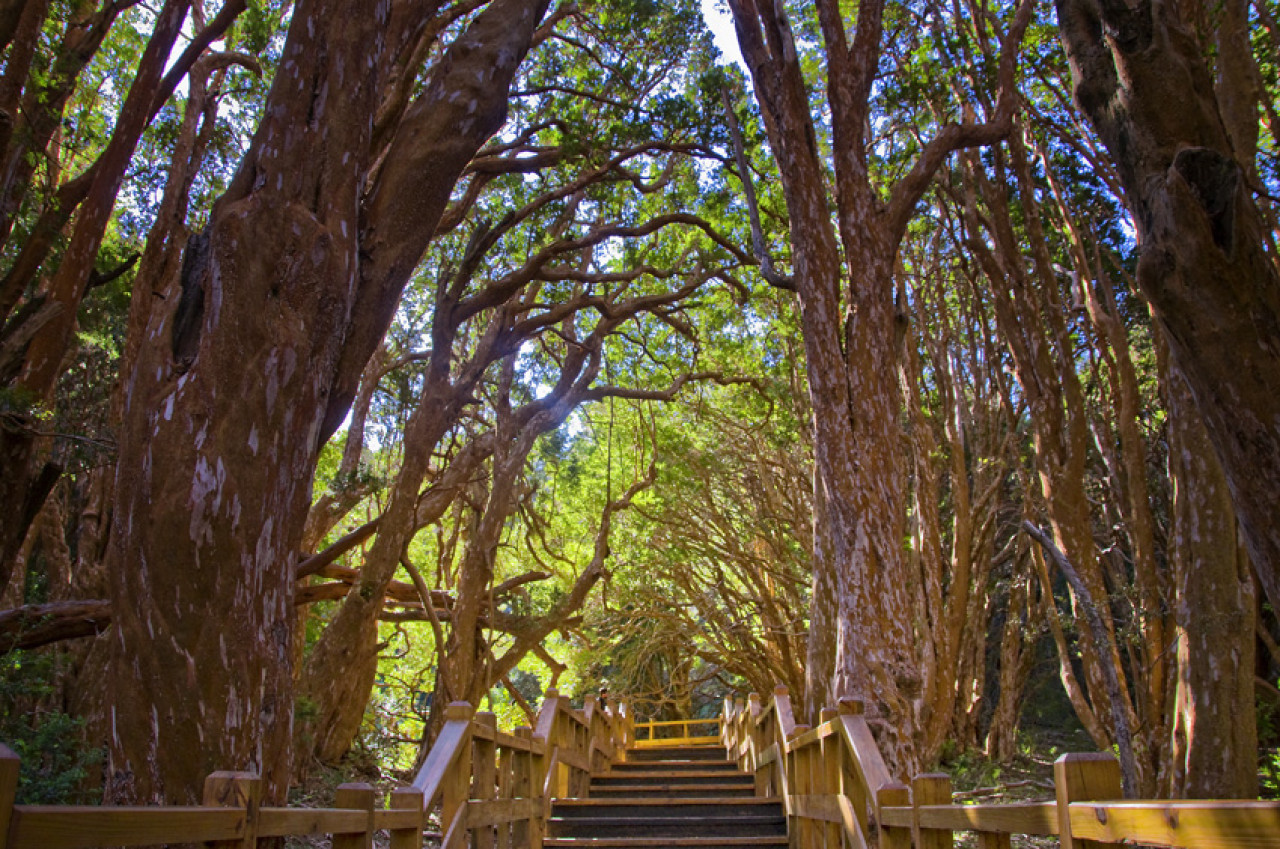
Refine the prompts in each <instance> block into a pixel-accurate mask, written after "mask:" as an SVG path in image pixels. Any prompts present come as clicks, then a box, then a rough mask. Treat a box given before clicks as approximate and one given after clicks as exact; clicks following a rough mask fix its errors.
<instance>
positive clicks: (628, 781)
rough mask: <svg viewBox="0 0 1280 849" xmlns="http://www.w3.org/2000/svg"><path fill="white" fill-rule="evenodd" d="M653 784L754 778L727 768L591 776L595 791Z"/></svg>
mask: <svg viewBox="0 0 1280 849" xmlns="http://www.w3.org/2000/svg"><path fill="white" fill-rule="evenodd" d="M655 784H659V785H672V786H675V785H681V786H683V785H689V784H747V785H752V786H754V784H755V779H754V778H753V777H752V776H750V775H747V774H746V773H745V772H732V771H728V770H705V771H703V770H699V771H693V770H669V771H668V770H661V771H658V770H652V771H644V772H641V771H638V770H637V771H631V772H621V773H607V772H605V773H596V774H594V775H592V776H591V789H592V791H595V790H596V789H598V788H601V787H624V786H628V785H631V786H641V785H644V786H646V787H648V786H652V785H655Z"/></svg>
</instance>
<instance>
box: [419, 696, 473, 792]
mask: <svg viewBox="0 0 1280 849" xmlns="http://www.w3.org/2000/svg"><path fill="white" fill-rule="evenodd" d="M452 707H453V706H452V705H450V707H449V708H446V710H452ZM446 715H447V714H446ZM470 734H471V716H470V714H469V713H468V715H467V716H466V717H465V718H461V717H459V718H456V719H449V720H446V722H445V724H444V728H442V729H440V736H439V737H437V738H436V743H435V745H434V746H432V747H431V751H430V752H428V753H427V761H426V763H424V764H423V765H422V769H420V770H418V774H417V775H416V776H414V778H413V786H414V787H417V788H418V789H419V790H421V791H422V799H423V805H424V806H426V807H430V806H431V805H432V804H434V803H435V800H436V794H437V793H439V792H440V785H441V782H443V781H444V777H445V775H446V774H448V772H449V768H450V767H452V766H453V763H454V761H456V760H457V759H458V756H459V755H460V754H461V753H462V749H463V741H466V743H467V745H468V746H469V745H470V740H471V738H470ZM468 769H470V768H469V767H468Z"/></svg>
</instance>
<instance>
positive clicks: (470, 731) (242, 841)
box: [0, 690, 633, 849]
mask: <svg viewBox="0 0 1280 849" xmlns="http://www.w3.org/2000/svg"><path fill="white" fill-rule="evenodd" d="M628 713H629V712H628V710H627V709H626V706H625V705H619V706H618V709H616V710H611V709H609V708H606V707H603V706H601V705H600V704H599V702H598V701H597V700H596V699H595V698H594V697H591V698H588V699H587V700H586V704H585V706H584V708H583V709H582V710H580V711H579V710H574V709H573V708H572V707H571V706H570V705H569V702H568V700H567V699H565V698H564V697H562V696H560V695H559V694H557V693H556V691H555V690H548V691H547V694H546V698H545V699H544V701H543V703H542V707H541V709H540V710H539V712H538V717H537V724H536V727H534V728H532V729H530V728H517V729H516V730H515V733H514V734H506V733H503V732H501V731H499V730H498V729H497V727H496V723H495V721H494V716H493V714H491V713H479V714H473V712H472V709H471V706H470V705H468V704H466V703H464V702H456V703H454V704H452V705H450V706H449V707H448V708H447V710H446V716H445V724H444V728H443V729H442V730H441V732H440V736H439V737H438V738H437V740H436V743H435V745H434V746H433V747H432V748H431V751H430V752H429V753H428V755H427V759H426V762H425V763H424V764H423V766H422V769H420V770H419V771H418V774H417V776H416V777H415V778H414V780H413V783H412V784H411V785H410V786H409V787H405V788H401V789H398V790H393V791H391V792H390V793H388V794H387V798H386V803H387V805H386V807H385V808H376V807H375V806H374V799H375V796H374V789H373V787H372V786H370V785H368V784H344V785H342V786H341V787H339V788H338V790H337V793H336V794H335V797H334V807H333V808H273V807H263V806H262V805H261V804H260V802H261V797H262V781H261V779H260V778H259V777H258V776H256V775H253V774H250V773H243V772H215V773H214V774H212V775H210V776H209V778H208V779H207V780H206V781H205V786H204V799H203V802H204V804H203V805H202V806H195V807H110V806H103V807H93V806H71V805H15V804H14V803H13V800H14V794H15V792H16V788H17V783H18V759H17V756H15V755H14V754H13V752H11V751H10V750H9V749H7V748H5V747H4V746H0V849H94V847H107V846H151V845H157V844H167V843H174V844H178V843H181V844H188V843H208V844H211V845H212V846H214V847H218V849H233V847H239V849H252V847H254V846H255V845H256V843H257V841H258V839H259V838H266V837H291V836H299V837H300V836H314V835H332V838H333V847H334V849H368V847H370V846H372V839H373V835H374V832H377V831H385V832H386V833H387V834H388V836H389V839H390V849H420V847H421V846H422V845H423V833H424V830H425V829H426V827H427V825H428V820H427V817H428V814H429V813H430V812H431V811H432V810H433V809H434V807H435V805H436V804H437V802H438V803H439V805H440V822H441V824H442V828H443V830H444V834H443V841H442V847H443V849H462V847H463V846H468V845H469V846H470V847H472V849H513V847H520V849H523V847H532V848H533V849H538V847H541V846H542V839H543V836H544V834H545V824H546V818H547V815H548V813H549V811H550V807H551V800H552V799H553V798H558V797H563V796H575V795H585V793H586V788H587V783H588V782H589V780H590V774H591V772H592V771H593V770H599V769H602V768H603V767H604V765H605V764H607V763H609V762H610V761H612V760H614V759H615V757H616V756H617V754H618V750H619V749H621V748H624V747H625V746H627V745H629V744H630V741H631V739H632V734H633V723H632V721H631V719H630V717H629V715H628Z"/></svg>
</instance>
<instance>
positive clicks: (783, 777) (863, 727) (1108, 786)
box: [724, 687, 1280, 849]
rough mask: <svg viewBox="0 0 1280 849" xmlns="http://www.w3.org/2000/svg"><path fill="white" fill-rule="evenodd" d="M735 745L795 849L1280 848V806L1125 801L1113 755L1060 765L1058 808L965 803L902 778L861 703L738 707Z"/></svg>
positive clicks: (782, 694) (947, 784)
mask: <svg viewBox="0 0 1280 849" xmlns="http://www.w3.org/2000/svg"><path fill="white" fill-rule="evenodd" d="M724 743H725V746H726V747H727V748H728V749H729V757H730V758H731V759H734V760H736V761H737V762H738V763H739V764H740V765H741V766H742V767H743V768H745V769H747V770H749V771H752V772H754V773H755V776H756V793H757V795H762V796H779V797H781V798H782V800H783V803H784V806H785V808H786V812H787V818H788V821H787V825H788V833H789V834H790V838H791V846H792V847H795V849H842V847H843V849H866V847H870V846H877V847H879V849H910V847H911V846H912V845H914V846H915V847H917V849H949V847H951V846H952V845H953V841H954V835H955V833H956V832H971V833H974V834H976V835H977V843H978V846H979V847H982V849H999V847H1008V846H1010V842H1011V841H1010V838H1011V836H1012V835H1057V836H1058V837H1059V839H1060V841H1061V843H1062V846H1063V847H1065V849H1091V847H1098V846H1104V845H1110V844H1119V843H1127V844H1141V845H1146V846H1179V847H1195V848H1196V849H1227V848H1228V847H1231V849H1254V847H1272V849H1280V803H1277V802H1247V801H1229V802H1222V801H1130V800H1125V801H1121V793H1120V767H1119V765H1118V764H1117V763H1116V760H1115V758H1113V757H1111V756H1110V755H1100V754H1069V755H1063V756H1062V757H1060V758H1059V759H1058V761H1057V762H1056V763H1055V764H1054V783H1055V787H1056V800H1055V801H1052V802H1030V803H1014V804H994V803H987V804H963V805H956V804H953V803H952V798H951V779H950V777H949V776H946V775H941V774H928V775H917V776H915V777H914V778H913V779H912V781H911V786H910V787H908V786H907V785H905V784H901V783H898V782H896V781H894V779H893V777H892V776H891V775H890V774H889V771H888V769H887V768H886V767H885V764H884V761H883V759H882V758H881V756H880V751H879V749H878V748H877V747H876V743H875V740H874V739H873V737H872V736H871V729H870V728H869V727H868V725H867V722H866V720H865V719H864V718H863V716H862V704H861V703H860V702H854V701H847V702H842V703H841V704H840V706H839V708H838V709H828V710H824V711H822V714H821V717H820V724H819V725H818V727H817V728H809V727H808V726H806V725H796V722H795V717H794V716H793V715H792V712H791V701H790V698H789V697H788V695H787V689H786V688H785V687H779V688H778V689H777V690H775V691H774V695H773V698H772V699H771V700H770V702H769V703H768V704H767V705H762V704H761V701H760V698H759V696H756V695H752V696H751V697H750V698H749V699H747V700H745V701H743V700H737V701H733V700H726V702H725V712H724Z"/></svg>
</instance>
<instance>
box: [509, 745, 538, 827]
mask: <svg viewBox="0 0 1280 849" xmlns="http://www.w3.org/2000/svg"><path fill="white" fill-rule="evenodd" d="M516 737H517V739H520V740H523V741H524V742H526V743H529V744H530V746H532V745H533V729H531V728H529V726H527V725H521V726H520V727H519V728H517V729H516ZM533 761H534V758H533V752H532V751H527V752H526V751H521V750H519V749H517V750H516V751H514V752H512V756H511V795H512V797H513V798H516V799H532V798H533V797H534V796H536V795H537V793H536V792H535V791H534V789H533V773H534V769H533ZM541 810H542V806H541V805H540V804H539V805H537V806H536V807H535V812H534V813H533V815H532V816H531V817H530V818H529V819H520V820H516V821H515V822H514V823H512V825H511V842H512V844H513V845H514V846H515V847H516V849H529V847H530V846H533V845H534V843H533V840H532V837H533V834H534V833H535V829H534V822H535V821H536V820H537V818H538V816H539V814H540V812H541ZM537 845H538V846H541V845H542V844H541V841H539V842H538V844H537Z"/></svg>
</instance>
